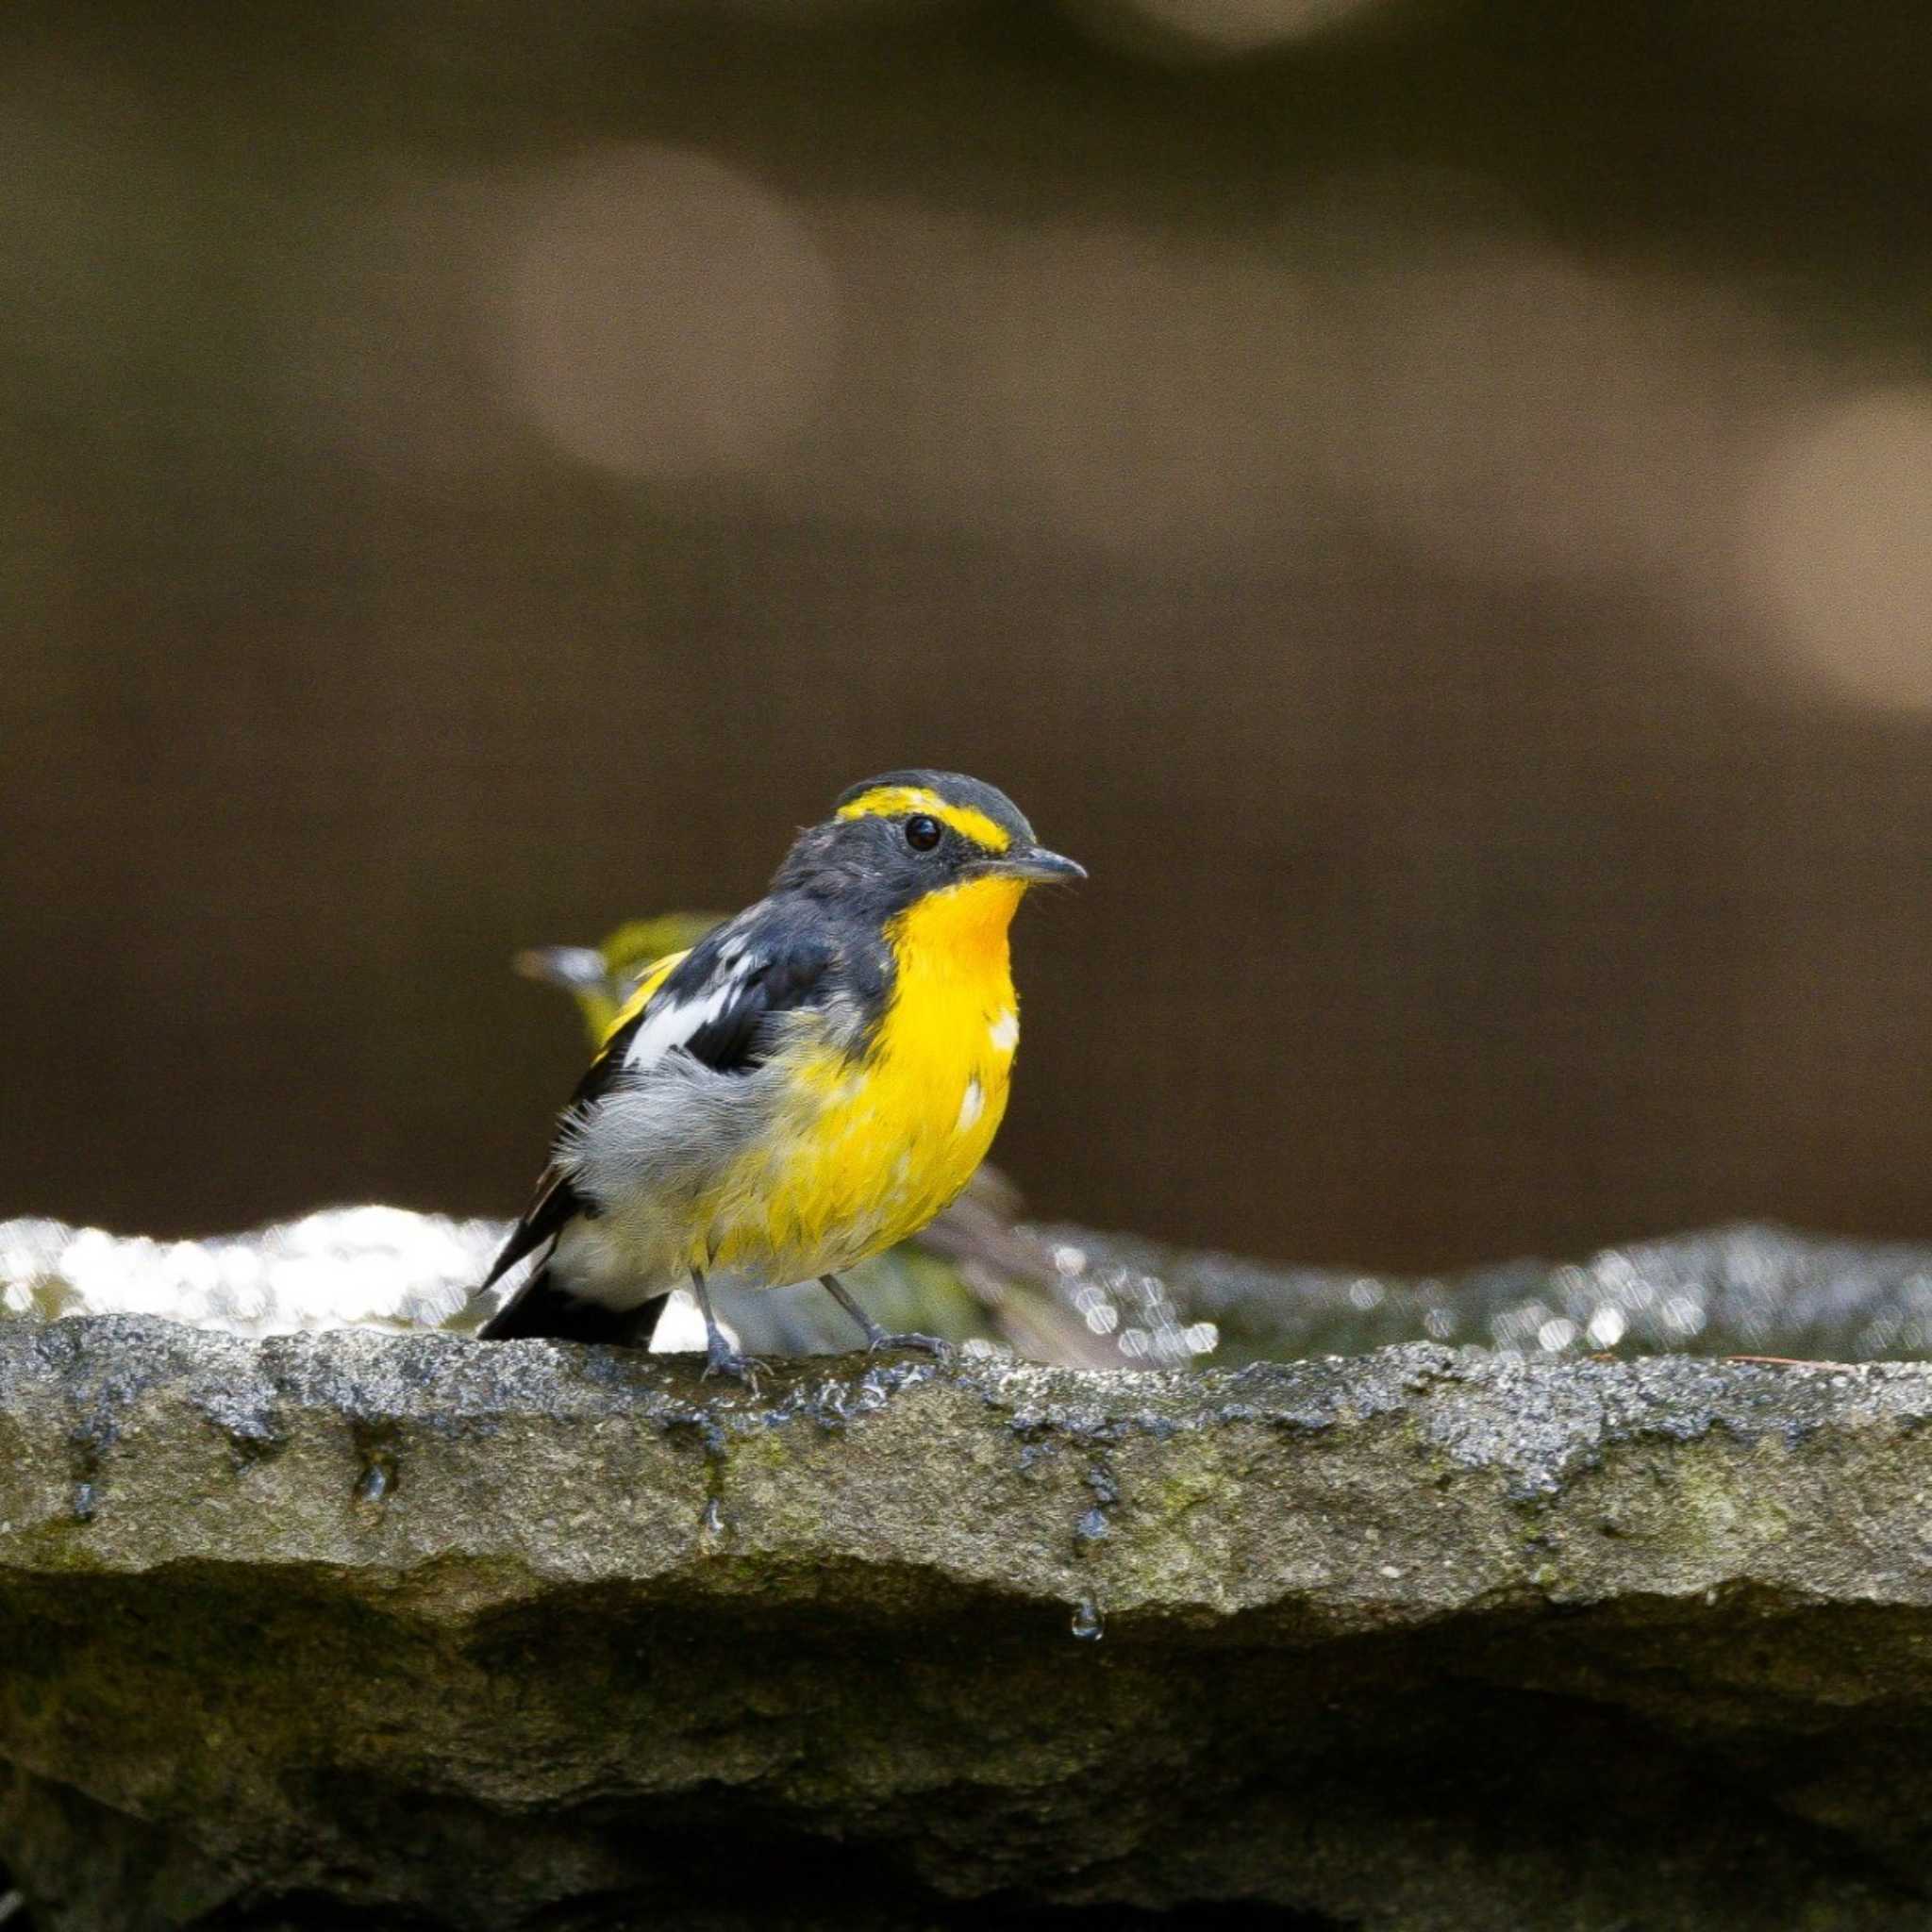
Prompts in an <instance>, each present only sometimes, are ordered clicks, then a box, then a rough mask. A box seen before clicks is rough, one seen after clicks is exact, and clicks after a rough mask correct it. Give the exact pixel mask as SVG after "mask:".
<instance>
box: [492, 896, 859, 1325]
mask: <svg viewBox="0 0 1932 1932" xmlns="http://www.w3.org/2000/svg"><path fill="white" fill-rule="evenodd" d="M836 953H837V949H836V948H835V947H834V945H833V944H832V942H831V941H830V940H829V938H828V937H827V936H826V935H825V933H824V931H823V930H822V929H821V928H820V927H819V925H818V924H817V923H816V922H815V921H813V920H811V919H810V918H809V917H808V916H801V915H800V914H798V913H795V912H791V911H789V910H788V909H786V908H779V907H776V906H774V905H773V904H772V903H771V902H769V901H767V902H765V903H764V904H762V905H760V906H758V907H755V908H753V909H752V911H751V912H749V913H744V914H741V915H740V917H739V918H737V919H734V920H731V921H728V922H727V923H726V924H724V925H721V926H719V927H717V928H716V929H715V930H714V931H712V932H711V933H709V934H708V935H707V936H706V937H705V938H704V939H703V940H701V941H699V942H698V943H697V944H696V945H695V946H693V947H692V948H691V951H690V952H689V953H687V954H685V955H684V956H683V958H680V959H676V960H675V961H672V962H669V970H668V971H665V972H663V973H661V974H652V975H649V976H647V977H646V979H645V981H644V983H643V985H642V986H641V988H640V989H639V991H638V993H637V994H636V995H634V997H633V1000H632V1002H631V1005H630V1006H629V1007H628V1008H626V1010H625V1012H624V1013H623V1014H621V1015H620V1016H619V1019H618V1023H617V1024H616V1025H615V1026H614V1027H613V1028H612V1029H611V1032H610V1035H609V1037H608V1039H607V1040H606V1041H605V1043H604V1050H603V1051H602V1052H601V1053H600V1054H599V1055H598V1056H597V1058H596V1059H595V1060H593V1061H592V1062H591V1066H590V1069H589V1070H588V1071H587V1072H586V1074H584V1077H583V1078H582V1079H581V1080H580V1081H579V1082H578V1083H577V1088H576V1091H575V1093H573V1094H572V1095H571V1100H570V1106H569V1108H567V1109H566V1110H565V1118H566V1119H568V1118H570V1117H571V1116H573V1115H580V1114H581V1113H582V1111H583V1109H584V1108H588V1107H590V1106H591V1105H592V1104H593V1103H594V1102H596V1101H598V1100H601V1099H602V1098H604V1096H605V1095H606V1094H608V1092H610V1091H611V1090H612V1089H613V1088H615V1087H618V1086H620V1085H621V1084H623V1083H624V1082H625V1080H626V1079H636V1078H640V1077H642V1076H643V1075H645V1074H647V1073H648V1070H649V1069H650V1068H651V1067H652V1066H653V1065H654V1064H655V1063H656V1062H657V1061H658V1059H659V1058H662V1057H663V1056H664V1055H666V1054H671V1053H682V1054H686V1055H689V1056H690V1057H691V1058H692V1059H695V1060H697V1061H699V1062H701V1063H702V1064H703V1065H705V1066H708V1067H709V1068H711V1069H712V1071H713V1072H715V1073H720V1074H749V1073H751V1072H752V1071H753V1070H754V1069H755V1068H757V1067H758V1066H761V1065H762V1064H763V1063H764V1061H765V1059H766V1058H767V1057H768V1056H769V1054H770V1052H771V1049H772V1045H773V1030H774V1029H773V1027H772V1025H771V1024H770V1023H771V1022H772V1021H773V1020H774V1018H775V1017H776V1016H777V1015H779V1014H781V1013H786V1012H793V1011H797V1010H799V1009H801V1008H808V1007H811V1006H814V1005H817V1004H819V1003H821V1001H822V1000H823V998H824V980H825V973H826V969H827V967H829V966H830V965H831V963H832V961H833V959H834V958H835V957H836ZM598 1211H599V1209H598V1207H597V1204H596V1203H595V1202H593V1201H590V1200H587V1199H586V1198H585V1197H584V1196H583V1195H582V1194H581V1193H579V1192H578V1191H577V1190H576V1189H575V1187H574V1186H573V1185H572V1183H571V1180H570V1177H569V1175H568V1174H567V1173H565V1172H564V1171H563V1170H562V1169H561V1168H559V1167H557V1166H555V1165H553V1166H552V1167H550V1168H549V1169H548V1170H546V1172H545V1173H544V1175H543V1178H542V1180H541V1182H540V1183H539V1184H538V1190H537V1196H536V1199H535V1200H534V1201H532V1202H531V1204H530V1206H529V1207H528V1208H526V1209H525V1212H524V1216H523V1219H522V1220H521V1221H519V1222H518V1223H517V1224H516V1226H515V1227H514V1228H513V1229H512V1230H511V1231H510V1235H509V1239H508V1241H506V1242H505V1243H504V1246H503V1250H502V1252H501V1253H500V1254H499V1255H498V1256H497V1257H496V1260H495V1263H494V1264H493V1265H492V1266H491V1271H490V1274H489V1275H488V1277H487V1278H486V1279H485V1281H484V1283H483V1288H484V1289H486V1290H487V1289H489V1288H491V1287H493V1286H494V1285H495V1284H496V1283H497V1282H498V1281H500V1280H501V1279H502V1278H503V1276H504V1275H505V1274H508V1272H509V1270H510V1269H512V1268H513V1267H515V1266H516V1265H517V1263H518V1262H519V1261H521V1260H523V1259H524V1257H525V1256H527V1255H530V1254H533V1253H535V1252H536V1251H537V1250H538V1249H539V1248H541V1247H543V1246H544V1245H545V1244H546V1243H554V1241H556V1239H557V1237H558V1235H559V1234H561V1233H562V1232H563V1230H564V1228H565V1227H566V1226H567V1225H568V1224H570V1223H571V1221H573V1220H574V1219H575V1218H576V1217H577V1216H578V1215H594V1214H596V1213H597V1212H598ZM546 1274H547V1269H546V1267H545V1266H544V1265H543V1264H540V1265H539V1266H538V1267H536V1268H535V1269H533V1270H532V1271H531V1274H530V1278H529V1279H528V1280H527V1281H526V1282H525V1284H524V1285H523V1287H522V1288H521V1289H519V1290H518V1291H517V1292H516V1293H515V1294H514V1295H513V1296H512V1297H511V1299H510V1300H509V1301H508V1302H506V1303H505V1304H504V1306H503V1307H501V1308H499V1309H498V1310H497V1311H496V1313H495V1314H494V1315H492V1316H491V1318H490V1320H489V1321H488V1322H486V1323H485V1324H484V1325H483V1326H482V1328H481V1329H479V1330H478V1331H477V1332H478V1333H479V1334H480V1335H482V1336H484V1337H485V1338H487V1339H490V1340H507V1339H508V1338H510V1337H512V1336H517V1335H558V1334H564V1335H570V1336H573V1337H576V1338H577V1339H600V1340H614V1339H622V1340H627V1341H632V1342H634V1343H636V1344H638V1345H641V1344H642V1343H644V1342H646V1341H649V1338H650V1330H651V1328H652V1327H654V1326H655V1325H656V1321H657V1310H658V1307H661V1299H660V1301H658V1302H656V1303H652V1304H650V1305H648V1309H640V1310H633V1311H630V1313H629V1314H627V1315H626V1317H625V1322H626V1324H627V1326H626V1331H625V1334H624V1335H623V1336H621V1337H619V1336H616V1335H614V1334H608V1333H606V1332H605V1331H604V1327H603V1324H601V1323H598V1324H597V1332H596V1333H595V1334H594V1335H587V1334H586V1332H585V1330H584V1328H583V1320H584V1317H585V1314H586V1312H587V1310H586V1305H585V1304H583V1303H581V1302H578V1301H577V1300H576V1298H575V1297H574V1296H571V1295H569V1294H568V1293H566V1292H564V1291H562V1290H561V1289H560V1288H559V1287H558V1286H557V1285H556V1284H554V1283H551V1282H549V1281H547V1280H546V1279H545V1276H546ZM479 1292H480V1291H479ZM566 1305H567V1306H566ZM604 1312H605V1311H599V1314H600V1315H601V1314H602V1313H604ZM593 1320H594V1318H593Z"/></svg>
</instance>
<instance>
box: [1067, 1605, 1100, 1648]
mask: <svg viewBox="0 0 1932 1932" xmlns="http://www.w3.org/2000/svg"><path fill="white" fill-rule="evenodd" d="M1067 1628H1068V1629H1070V1630H1071V1631H1072V1632H1073V1633H1074V1636H1075V1637H1077V1638H1078V1639H1079V1640H1080V1641H1081V1642H1082V1643H1098V1642H1099V1641H1100V1640H1101V1638H1102V1637H1104V1636H1105V1635H1106V1634H1107V1619H1106V1618H1105V1617H1103V1616H1102V1615H1101V1614H1100V1606H1099V1605H1098V1604H1097V1603H1095V1602H1094V1601H1093V1599H1092V1598H1091V1596H1083V1597H1082V1598H1081V1599H1080V1601H1079V1602H1078V1603H1076V1604H1075V1605H1074V1615H1073V1620H1072V1622H1071V1623H1069V1624H1068V1625H1067Z"/></svg>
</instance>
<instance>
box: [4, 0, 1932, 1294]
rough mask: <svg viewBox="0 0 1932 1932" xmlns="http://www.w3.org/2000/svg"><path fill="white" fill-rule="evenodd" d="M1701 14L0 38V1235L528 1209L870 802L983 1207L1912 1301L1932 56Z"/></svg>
mask: <svg viewBox="0 0 1932 1932" xmlns="http://www.w3.org/2000/svg"><path fill="white" fill-rule="evenodd" d="M1923 28H1924V21H1923V15H1922V12H1921V10H1920V9H1919V8H1915V7H1912V6H1909V5H1906V4H1895V5H1894V4H1887V5H1881V4H1876V0H1871V4H1854V5H1851V6H1840V7H1833V8H1826V7H1820V6H1818V5H1816V4H1815V0H1811V4H1807V5H1805V6H1802V7H1800V6H1795V5H1790V6H1782V5H1768V4H1767V5H1750V4H1746V0H1692V4H1689V5H1686V4H1683V0H1655V4H1651V5H1641V6H1619V5H1615V4H1607V0H1576V4H1574V5H1571V6H1559V7H1550V6H1548V5H1547V4H1545V0H1521V4H1482V0H1469V4H1460V5H1458V4H1455V0H1436V4H1429V5H1421V4H1412V5H1405V4H1402V0H1299V4H1297V0H1081V4H1078V5H1074V4H1072V0H1069V4H1067V5H1065V6H1064V7H1059V8H1056V7H1053V6H1049V5H1047V4H1045V0H1020V4H1013V5H992V4H964V0H961V4H957V5H949V4H943V0H930V4H923V5H922V4H915V0H897V4H889V0H878V4H874V5H864V4H854V0H846V4H835V0H824V4H816V5H815V4H811V0H792V4H783V0H760V4H751V0H741V4H735V5H734V4H727V0H705V4H696V0H693V4H691V5H688V6H680V5H673V4H664V0H658V4H652V0H587V4H579V5H575V6H572V7H569V8H557V7H554V6H550V5H541V6H540V5H536V4H533V0H413V4H412V0H384V4H382V5H379V6H378V5H374V4H369V5H345V6H335V7H329V8H282V9H258V8H242V7H239V6H237V7H226V6H222V5H213V4H202V5H198V6H195V7H181V6H178V5H177V6H173V7H165V8H164V7H158V6H157V7H140V6H130V5H114V4H103V5H94V6H89V7H86V8H75V7H73V6H71V5H58V6H36V5H30V4H23V0H14V4H12V5H10V6H9V7H8V8H6V9H5V11H4V13H0V178H4V180H5V183H6V195H5V199H4V203H0V288H4V291H5V295H4V300H0V649H4V653H5V663H4V677H0V731H4V746H5V761H4V769H0V828H4V840H0V907H4V911H5V920H6V943H5V947H4V951H0V1015H4V1019H5V1066H4V1074H0V1092H4V1096H5V1107H4V1112H0V1212H9V1211H29V1210H30V1211H36V1212H42V1213H50V1214H59V1215H63V1216H67V1217H70V1218H85V1219H92V1220H95V1221H100V1222H104V1223H106V1224H109V1225H113V1226H117V1227H122V1228H140V1229H145V1230H148V1231H152V1232H166V1231H191V1230H206V1229H211V1228H217V1227H223V1226H229V1225H238V1224H244V1223H247V1222H250V1221H253V1220H256V1219H258V1218H260V1217H264V1216H267V1215H270V1214H274V1213H277V1212H281V1211H285V1210H292V1209H298V1208H305V1207H308V1206H311V1205H314V1204H317V1203H320V1202H325V1201H330V1200H340V1199H355V1198H376V1199H382V1200H390V1201H396V1202H401V1203H408V1204H415V1205H424V1206H436V1207H443V1208H453V1209H461V1210H475V1211H494V1212H508V1211H510V1210H512V1209H513V1208H515V1207H516V1206H517V1205H518V1203H519V1199H520V1196H521V1194H522V1192H523V1190H524V1187H525V1183H526V1182H527V1180H528V1178H529V1175H530V1174H531V1172H532V1171H533V1169H534V1167H535V1165H536V1163H537V1161H538V1159H539V1158H540V1155H541V1147H542V1142H543V1139H544V1135H545V1132H546V1129H547V1124H548V1121H549V1118H550V1115H551V1112H552V1109H553V1108H554V1107H555V1106H556V1104H557V1103H558V1100H559V1099H560V1098H561V1096H562V1094H563V1093H564V1092H565V1091H567V1089H568V1087H569V1085H570V1083H571V1081H572V1080H573V1078H574V1077H575V1071H576V1063H577V1059H578V1056H579V1044H578V1041H577V1038H576V1034H575V1022H574V1016H573V1015H572V1014H571V1013H570V1012H569V1010H568V1009H567V1008H566V1006H565V1005H564V1003H563V1002H562V1001H560V1000H558V999H557V998H556V997H555V995H546V994H544V993H542V992H540V991H537V990H535V989H533V988H531V987H529V986H527V985H525V984H523V983H521V982H519V981H518V980H516V979H514V978H512V977H511V975H510V974H509V972H508V958H509V955H510V953H511V952H512V951H513V949H515V948H517V947H519V946H522V945H526V944H529V943H532V942H535V941H561V940H588V939H591V938H594V937H595V936H596V935H597V934H599V933H600V932H601V931H602V930H604V929H605V928H606V927H607V926H608V925H609V924H613V923H614V922H615V921H616V920H618V919H619V918H620V917H623V916H625V915H627V914H633V913H639V912H646V911H655V910H658V909H662V908H666V907H670V906H679V905H693V904H695V905H709V904H715V905H722V906H725V907H730V906H734V905H737V904H739V903H741V902H742V901H743V900H745V899H747V898H748V897H750V896H752V895H754V894H755V893H756V892H757V891H758V889H759V888H760V886H761V884H762V882H763V879H764V877H765V875H766V874H767V873H768V872H769V870H770V868H771V866H772V865H773V864H774V862H775V859H776V858H777V856H778V854H779V852H780V850H781V848H782V846H783V844H784V842H785V840H786V837H787V835H788V832H789V829H790V828H791V826H792V825H794V824H799V823H801V822H803V821H805V820H807V819H809V818H812V817H814V816H817V815H818V814H819V813H820V812H821V811H822V810H823V808H824V806H825V805H826V804H827V802H828V801H829V800H830V798H831V797H832V795H833V794H834V793H835V792H836V791H838V790H839V789H840V788H841V787H842V786H843V785H845V784H846V783H848V782H850V781H851V780H853V779H855V778H858V777H860V776H862V775H865V774H868V773H870V772H872V771H874V770H876V769H879V768H881V767H885V766H890V765H895V764H901V763H906V762H912V761H918V762H930V763H942V764H949V765H957V766H959V767H962V768H965V769H968V770H971V771H973V772H974V773H977V774H980V775H983V776H985V777H988V778H991V779H992V780H994V781H995V782H997V783H999V784H1002V785H1004V786H1006V787H1007V788H1008V789H1009V790H1010V791H1012V792H1013V793H1014V794H1015V795H1016V796H1017V797H1018V798H1019V800H1020V801H1021V803H1022V804H1023V806H1024V807H1025V808H1027V809H1028V810H1029V811H1030V813H1031V814H1032V816H1033V817H1034V820H1035V822H1036V824H1038V825H1039V826H1040V828H1041V832H1042V834H1043V835H1044V836H1045V837H1047V838H1048V839H1049V840H1050V841H1052V842H1054V843H1056V844H1058V845H1059V846H1061V847H1063V848H1064V849H1066V850H1069V851H1072V852H1074V853H1075V854H1076V855H1078V856H1079V857H1081V858H1084V859H1086V860H1087V861H1088V862H1089V864H1090V865H1091V869H1092V873H1093V879H1092V883H1091V886H1090V887H1088V888H1086V889H1084V890H1083V891H1081V892H1080V893H1078V894H1076V895H1067V896H1064V897H1059V898H1055V899H1051V900H1047V901H1042V902H1041V903H1040V904H1038V905H1037V906H1035V907H1033V908H1029V910H1028V912H1027V914H1026V916H1025V918H1024V922H1023V931H1022V935H1021V941H1020V953H1021V962H1020V963H1021V972H1022V977H1023V984H1024V991H1025V995H1026V1014H1027V1022H1028V1026H1027V1035H1026V1042H1025V1046H1024V1053H1023V1059H1024V1068H1023V1076H1022V1078H1021V1080H1020V1083H1019V1086H1018V1089H1017V1095H1016V1101H1015V1106H1014V1109H1013V1113H1012V1115H1011V1117H1010V1119H1009V1124H1008V1129H1007V1132H1006V1135H1005V1137H1004V1139H1003V1141H1002V1144H1001V1158H1002V1159H1003V1160H1004V1161H1005V1162H1006V1163H1007V1164H1008V1166H1009V1167H1010V1168H1011V1169H1012V1171H1013V1172H1014V1173H1015V1174H1016V1175H1017V1176H1018V1177H1019V1179H1020V1180H1021V1182H1022V1183H1023V1185H1024V1187H1025V1189H1026V1191H1027V1192H1028V1194H1029V1197H1030V1199H1031V1201H1032V1203H1033V1204H1034V1206H1035V1207H1036V1208H1038V1209H1039V1210H1041V1211H1042V1212H1046V1213H1052V1214H1056V1215H1071V1216H1076V1217H1079V1218H1081V1219H1084V1220H1087V1221H1090V1222H1094V1223H1100V1224H1130V1225H1133V1226H1135V1227H1138V1228H1140V1229H1142V1230H1145V1231H1147V1232H1151V1233H1158V1234H1163V1235H1168V1236H1172V1237H1176V1238H1180V1239H1183V1240H1187V1241H1200V1242H1217V1243H1223V1244H1226V1245H1230V1246H1235V1247H1240V1248H1245V1249H1250V1250H1254V1251H1257V1252H1259V1253H1267V1254H1274V1255H1279V1256H1285V1257H1294V1258H1297V1259H1302V1260H1308V1261H1331V1260H1332V1261H1349V1262H1361V1263H1365V1264H1366V1263H1373V1264H1380V1265H1391V1266H1406V1267H1435V1266H1446V1265H1450V1264H1453V1263H1456V1262H1458V1261H1464V1260H1470V1259H1474V1258H1477V1257H1493V1256H1497V1255H1502V1254H1507V1253H1511V1252H1515V1251H1519V1250H1524V1249H1540V1250H1543V1251H1549V1252H1557V1251H1570V1250H1577V1249H1581V1248H1584V1247H1586V1246H1588V1245H1590V1244H1591V1243H1593V1242H1596V1241H1605V1240H1609V1239H1613V1238H1623V1237H1630V1236H1637V1235H1641V1234H1644V1233H1649V1232H1654V1231H1660V1230H1664V1229H1668V1228H1671V1227H1674V1226H1679V1225H1685V1224H1694V1223H1702V1222H1707V1221H1710V1220H1713V1219H1716V1218H1719V1217H1724V1216H1730V1215H1742V1214H1750V1215H1768V1216H1774V1217H1778V1218H1782V1219H1786V1220H1789V1221H1792V1222H1795V1223H1800V1224H1813V1225H1818V1226H1824V1227H1830V1228H1836V1229H1842V1230H1845V1231H1848V1232H1864V1233H1871V1234H1912V1235H1920V1236H1924V1235H1928V1234H1932V1198H1928V1188H1927V1181H1926V1175H1927V1171H1928V1160H1932V1108H1928V1106H1927V1097H1928V1091H1932V1082H1928V1074H1932V996H1928V971H1927V968H1928V964H1932V891H1927V883H1928V880H1927V867H1926V853H1927V850H1928V844H1932V758H1928V757H1927V752H1928V749H1932V372H1928V369H1927V351H1928V347H1932V308H1928V300H1927V298H1928V295H1932V246H1928V244H1932V140H1928V134H1932V125H1928V123H1932V61H1928V59H1927V58H1926V55H1925V50H1924V33H1923Z"/></svg>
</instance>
